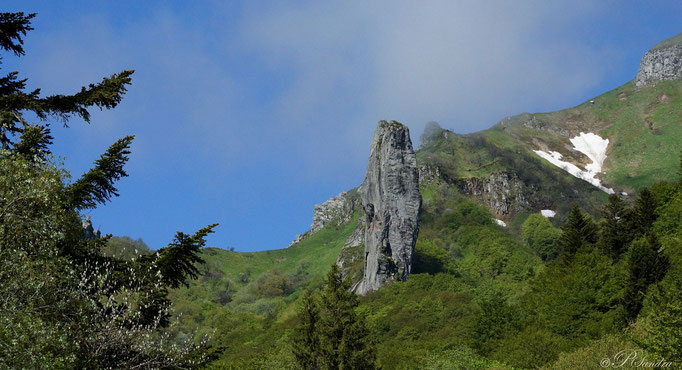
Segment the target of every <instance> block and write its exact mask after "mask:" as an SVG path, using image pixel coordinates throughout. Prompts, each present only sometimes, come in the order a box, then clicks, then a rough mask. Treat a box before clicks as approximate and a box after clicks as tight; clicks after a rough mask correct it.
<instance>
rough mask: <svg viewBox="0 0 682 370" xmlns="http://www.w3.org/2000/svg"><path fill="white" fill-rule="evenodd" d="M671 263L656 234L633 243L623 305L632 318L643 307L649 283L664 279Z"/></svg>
mask: <svg viewBox="0 0 682 370" xmlns="http://www.w3.org/2000/svg"><path fill="white" fill-rule="evenodd" d="M669 264H670V262H669V260H668V257H666V256H665V255H664V254H663V253H662V246H661V243H660V242H659V241H658V238H657V237H656V236H655V235H653V234H650V235H648V236H647V237H646V238H640V239H638V240H636V241H634V242H633V243H632V247H631V248H630V255H629V256H628V261H627V279H626V281H625V294H624V297H623V306H624V307H625V310H626V311H627V314H628V317H629V319H630V320H634V319H635V318H636V317H637V314H639V311H640V310H641V309H642V302H643V301H644V296H645V294H646V291H647V288H648V287H649V285H651V284H654V283H657V282H659V281H660V280H661V279H663V277H664V276H665V273H666V272H667V271H668V266H669Z"/></svg>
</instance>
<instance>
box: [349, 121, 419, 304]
mask: <svg viewBox="0 0 682 370" xmlns="http://www.w3.org/2000/svg"><path fill="white" fill-rule="evenodd" d="M359 193H360V197H361V199H362V207H363V209H364V212H365V215H364V216H363V219H362V220H360V221H359V222H358V229H356V232H355V233H353V235H351V236H350V237H349V238H348V242H347V243H346V244H347V248H344V249H346V252H348V250H347V249H348V248H352V247H355V248H356V249H357V247H358V246H361V245H363V244H364V266H363V269H362V270H363V274H362V280H361V281H360V282H359V283H358V284H356V285H355V286H354V290H355V291H356V292H357V293H359V294H366V293H369V292H371V291H374V290H376V289H378V288H379V287H380V286H381V285H382V284H384V283H388V282H392V281H404V280H406V279H407V276H408V275H409V273H410V270H411V268H412V254H413V252H414V245H415V243H416V241H417V235H418V233H419V210H420V208H421V195H420V194H419V172H418V170H417V157H416V155H415V153H414V149H413V148H412V141H411V140H410V132H409V129H408V128H407V127H406V126H404V125H402V124H400V123H398V122H395V121H391V122H386V121H380V122H379V124H378V126H377V129H376V131H375V133H374V138H373V139H372V146H371V148H370V156H369V162H368V164H367V173H366V175H365V180H364V182H363V183H362V186H360V190H359ZM346 254H348V255H351V256H352V255H354V254H352V253H350V254H349V253H346ZM343 256H344V253H343V252H342V256H340V258H339V264H340V265H342V268H343V267H345V265H347V264H348V263H349V261H347V257H346V258H344V257H343Z"/></svg>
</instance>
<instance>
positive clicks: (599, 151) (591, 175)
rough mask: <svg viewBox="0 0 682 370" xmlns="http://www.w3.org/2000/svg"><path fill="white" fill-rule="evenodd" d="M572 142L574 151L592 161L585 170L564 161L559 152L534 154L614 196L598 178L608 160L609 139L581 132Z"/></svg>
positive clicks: (539, 151)
mask: <svg viewBox="0 0 682 370" xmlns="http://www.w3.org/2000/svg"><path fill="white" fill-rule="evenodd" d="M570 140H571V144H573V149H575V150H577V151H579V152H581V153H583V154H585V155H586V156H587V158H589V159H590V160H591V161H592V163H590V164H588V165H587V166H585V169H584V170H581V169H580V168H579V167H578V166H576V165H574V164H573V163H568V162H565V161H562V160H561V158H563V156H562V155H561V153H559V152H545V151H542V150H534V152H535V154H537V155H539V156H540V157H542V158H544V159H546V160H547V161H549V163H551V164H553V165H555V166H557V167H559V168H561V169H562V170H564V171H566V172H568V173H570V174H571V175H573V176H575V177H577V178H579V179H582V180H585V181H587V182H589V183H590V184H592V185H594V186H596V187H598V188H599V189H601V190H603V191H605V192H606V193H608V194H614V193H615V191H613V189H611V188H607V187H605V186H603V185H602V184H601V181H600V180H599V179H598V178H597V175H598V174H599V173H600V172H601V167H602V165H603V164H604V160H605V159H606V148H607V147H608V146H609V139H603V138H602V137H600V136H599V135H596V134H593V133H591V132H588V133H584V132H581V133H580V135H578V136H576V137H574V138H572V139H570Z"/></svg>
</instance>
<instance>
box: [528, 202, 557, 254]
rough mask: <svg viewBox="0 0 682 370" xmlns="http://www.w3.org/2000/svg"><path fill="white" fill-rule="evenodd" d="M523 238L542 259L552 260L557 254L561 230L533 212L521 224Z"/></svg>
mask: <svg viewBox="0 0 682 370" xmlns="http://www.w3.org/2000/svg"><path fill="white" fill-rule="evenodd" d="M521 233H522V235H523V240H524V241H525V242H526V244H528V246H529V247H530V248H531V249H533V250H534V251H535V254H537V255H538V256H539V257H540V258H542V259H543V260H545V261H546V260H552V259H554V258H555V257H556V256H557V254H558V250H557V243H558V240H559V238H560V237H561V231H560V230H559V229H557V228H555V227H554V226H553V225H552V223H551V222H549V220H548V219H547V218H546V217H544V216H542V215H540V214H537V213H534V214H532V215H530V216H528V218H527V219H526V221H524V222H523V225H522V226H521Z"/></svg>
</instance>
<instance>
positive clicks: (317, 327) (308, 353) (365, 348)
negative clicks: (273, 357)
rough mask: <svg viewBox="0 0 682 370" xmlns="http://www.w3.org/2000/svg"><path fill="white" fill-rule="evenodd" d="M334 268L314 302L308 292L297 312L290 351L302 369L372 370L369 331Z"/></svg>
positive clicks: (373, 353) (373, 360) (352, 295)
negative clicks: (291, 349)
mask: <svg viewBox="0 0 682 370" xmlns="http://www.w3.org/2000/svg"><path fill="white" fill-rule="evenodd" d="M349 289H350V282H349V281H348V280H344V279H343V277H342V274H341V270H340V269H339V267H338V266H337V265H335V264H334V265H332V268H331V270H330V271H329V273H328V274H327V277H326V279H325V286H324V288H323V289H322V291H321V292H320V296H319V301H316V300H315V298H314V297H313V296H312V294H311V293H310V292H308V293H307V294H306V295H305V296H304V301H303V304H302V307H301V310H300V311H299V321H300V324H299V325H298V326H297V328H296V329H295V331H294V336H293V337H292V347H293V351H294V355H295V356H296V360H297V362H298V364H299V366H301V367H302V368H304V369H310V368H322V369H373V368H374V367H375V365H374V363H375V361H376V355H375V352H374V347H373V345H372V344H371V342H370V339H369V330H368V329H367V326H366V324H365V320H364V318H363V317H362V316H360V315H358V314H357V313H356V312H355V308H356V307H357V306H358V304H359V302H358V297H357V295H356V294H355V293H354V292H352V291H349Z"/></svg>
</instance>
